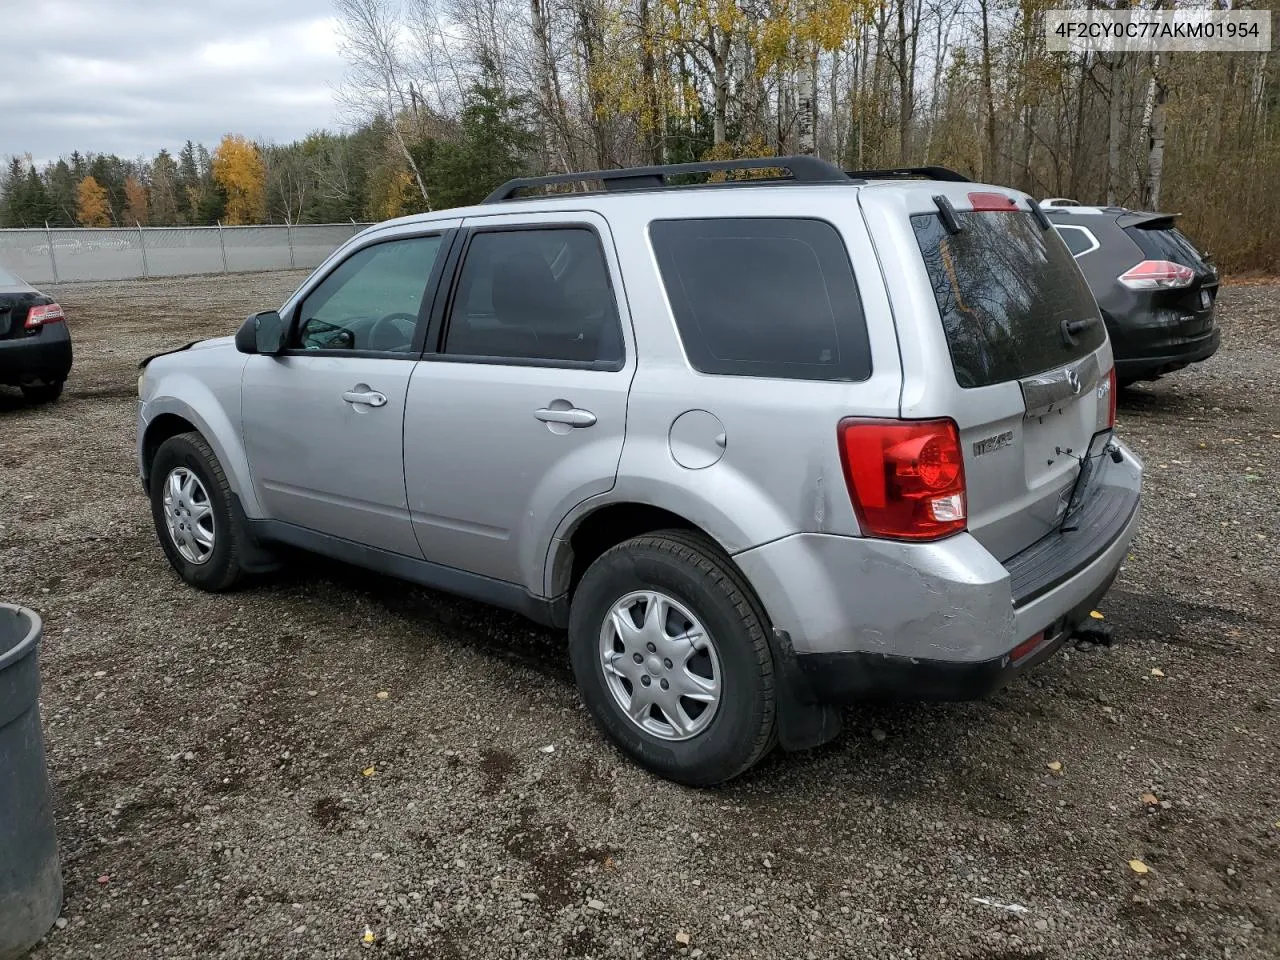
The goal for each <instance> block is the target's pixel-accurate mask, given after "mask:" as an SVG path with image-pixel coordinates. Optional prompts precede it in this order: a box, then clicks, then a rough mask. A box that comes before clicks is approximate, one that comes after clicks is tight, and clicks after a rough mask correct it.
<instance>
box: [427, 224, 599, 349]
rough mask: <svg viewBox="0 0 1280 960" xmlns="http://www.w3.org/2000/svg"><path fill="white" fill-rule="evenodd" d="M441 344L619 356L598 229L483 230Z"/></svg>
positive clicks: (465, 265) (474, 241)
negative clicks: (596, 231)
mask: <svg viewBox="0 0 1280 960" xmlns="http://www.w3.org/2000/svg"><path fill="white" fill-rule="evenodd" d="M444 352H445V353H446V354H451V355H455V356H465V357H477V358H486V359H492V360H494V361H501V360H504V359H506V360H522V361H537V360H542V361H547V362H551V363H556V362H566V361H568V362H573V363H602V364H607V365H617V364H620V363H621V362H622V358H623V344H622V329H621V326H620V323H619V320H618V306H617V301H616V300H615V298H614V293H613V287H612V285H611V284H610V282H609V270H608V267H607V265H606V264H605V259H604V251H603V250H602V249H601V247H600V240H599V238H598V237H597V236H596V233H595V231H594V230H591V229H589V228H587V227H557V228H553V229H545V230H544V229H537V230H486V231H483V232H479V233H476V234H475V235H474V236H472V238H471V242H470V243H469V244H468V245H467V251H466V254H465V256H464V259H463V261H462V271H461V273H460V274H459V277H458V285H457V289H456V291H455V293H454V297H453V303H452V305H451V306H450V309H449V319H448V326H447V328H446V332H445V340H444Z"/></svg>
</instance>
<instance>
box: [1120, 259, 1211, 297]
mask: <svg viewBox="0 0 1280 960" xmlns="http://www.w3.org/2000/svg"><path fill="white" fill-rule="evenodd" d="M1195 278H1196V272H1195V271H1194V270H1192V269H1191V268H1190V267H1187V266H1183V265H1182V264H1180V263H1174V262H1173V261H1172V260H1143V261H1142V262H1141V263H1140V264H1138V265H1137V266H1136V267H1132V268H1131V269H1129V270H1126V271H1125V272H1124V273H1122V274H1120V276H1119V277H1118V278H1117V279H1119V281H1120V282H1121V283H1123V284H1124V285H1125V286H1126V287H1128V288H1129V289H1130V290H1177V289H1179V288H1181V287H1187V286H1190V285H1191V282H1192V281H1193V280H1195Z"/></svg>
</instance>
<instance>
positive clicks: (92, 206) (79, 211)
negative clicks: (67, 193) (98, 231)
mask: <svg viewBox="0 0 1280 960" xmlns="http://www.w3.org/2000/svg"><path fill="white" fill-rule="evenodd" d="M76 219H77V220H79V221H80V226H82V227H109V226H111V203H110V202H109V201H108V200H107V191H106V188H105V187H103V186H102V184H100V183H98V181H97V180H95V179H94V178H93V177H85V178H84V179H83V180H81V181H80V183H79V184H78V185H77V186H76Z"/></svg>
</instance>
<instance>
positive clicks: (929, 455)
mask: <svg viewBox="0 0 1280 960" xmlns="http://www.w3.org/2000/svg"><path fill="white" fill-rule="evenodd" d="M838 434H839V441H840V460H841V463H842V464H843V465H844V479H845V483H846V484H847V485H848V487H849V497H850V499H851V500H852V501H853V509H854V511H855V512H856V513H857V515H858V522H859V524H860V525H861V526H862V531H863V533H865V534H867V535H868V536H873V537H886V538H889V539H892V540H937V539H938V538H939V537H946V536H950V535H951V534H953V533H959V532H960V531H961V530H963V529H964V528H965V524H966V522H967V516H966V503H965V490H964V457H963V456H962V454H961V450H960V431H959V430H958V429H956V425H955V423H954V422H952V421H951V420H858V419H852V418H851V419H847V420H842V421H840V427H839V430H838Z"/></svg>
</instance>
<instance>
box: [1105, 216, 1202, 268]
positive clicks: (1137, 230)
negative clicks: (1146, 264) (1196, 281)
mask: <svg viewBox="0 0 1280 960" xmlns="http://www.w3.org/2000/svg"><path fill="white" fill-rule="evenodd" d="M1164 222H1165V223H1168V221H1167V220H1166V221H1164ZM1124 232H1125V233H1127V234H1128V235H1129V239H1130V240H1132V241H1133V242H1134V243H1136V244H1137V245H1138V248H1139V249H1140V250H1141V251H1142V255H1143V256H1144V257H1146V258H1147V259H1148V260H1171V261H1173V262H1174V263H1180V264H1182V265H1183V266H1184V267H1190V268H1191V269H1193V270H1203V269H1204V268H1205V264H1204V259H1203V258H1202V257H1201V256H1200V251H1199V250H1197V249H1196V245H1195V244H1194V243H1192V242H1191V241H1190V240H1188V239H1187V236H1186V234H1184V233H1183V232H1182V231H1181V230H1179V229H1178V228H1177V227H1166V228H1165V229H1160V228H1158V227H1147V228H1144V227H1125V229H1124Z"/></svg>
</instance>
